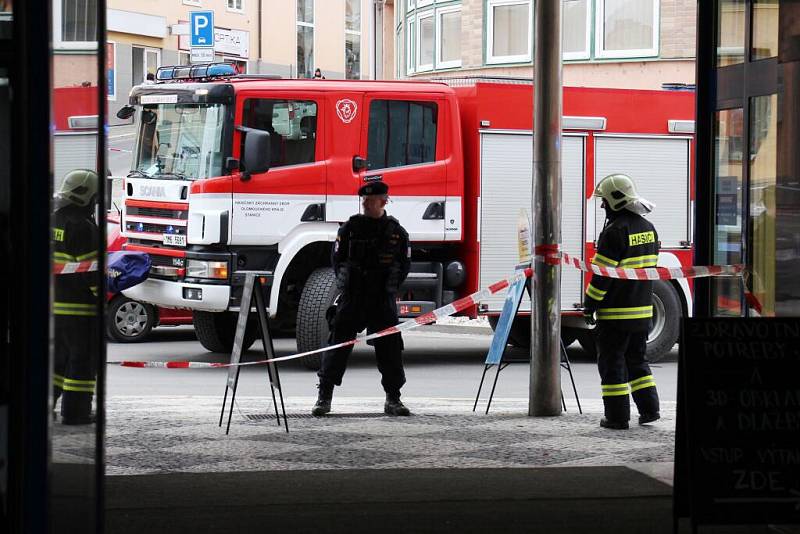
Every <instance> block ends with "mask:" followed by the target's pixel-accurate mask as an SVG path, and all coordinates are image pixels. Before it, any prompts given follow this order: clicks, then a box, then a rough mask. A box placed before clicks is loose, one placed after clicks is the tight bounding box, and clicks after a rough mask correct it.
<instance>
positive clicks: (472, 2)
mask: <svg viewBox="0 0 800 534" xmlns="http://www.w3.org/2000/svg"><path fill="white" fill-rule="evenodd" d="M388 3H389V2H387V4H388ZM562 3H563V12H562V20H563V40H562V43H563V44H562V50H563V58H564V67H563V81H564V85H568V86H586V87H617V88H631V89H660V88H661V87H662V85H663V84H694V78H695V63H694V59H695V57H694V56H695V41H696V33H695V17H696V13H697V8H696V2H694V1H693V0H613V1H612V0H562ZM392 8H393V19H392V21H391V22H390V21H389V20H388V19H386V20H385V23H386V24H387V25H389V24H391V25H392V27H391V32H392V34H393V35H394V43H393V46H394V56H393V69H392V71H391V73H392V75H393V76H394V77H396V78H429V77H452V76H464V75H469V76H513V77H525V78H530V77H531V76H532V75H533V57H534V51H533V42H534V28H535V24H534V11H535V4H534V0H394V2H393V3H392ZM385 31H389V28H385Z"/></svg>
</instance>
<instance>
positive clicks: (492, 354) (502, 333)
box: [485, 271, 528, 365]
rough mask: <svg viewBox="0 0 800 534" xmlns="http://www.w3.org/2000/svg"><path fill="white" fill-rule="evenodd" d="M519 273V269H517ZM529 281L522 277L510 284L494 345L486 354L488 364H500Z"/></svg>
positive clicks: (496, 330) (495, 332)
mask: <svg viewBox="0 0 800 534" xmlns="http://www.w3.org/2000/svg"><path fill="white" fill-rule="evenodd" d="M518 273H519V271H517V274H518ZM527 282H528V279H527V278H525V277H520V278H519V279H518V280H516V281H515V282H513V283H511V285H509V286H508V293H506V301H505V302H504V303H503V311H502V312H501V313H500V319H498V320H497V327H496V328H495V329H494V337H493V338H492V345H491V346H490V347H489V353H488V354H487V355H486V362H485V363H486V365H500V360H501V359H502V357H503V352H504V350H505V348H506V344H507V343H508V334H509V332H511V324H512V323H513V322H514V316H516V315H517V308H519V301H520V299H521V298H522V292H523V291H524V290H525V284H527Z"/></svg>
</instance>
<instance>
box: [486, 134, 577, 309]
mask: <svg viewBox="0 0 800 534" xmlns="http://www.w3.org/2000/svg"><path fill="white" fill-rule="evenodd" d="M562 147H563V152H562V169H561V175H562V214H561V221H562V238H561V243H562V250H564V251H565V252H567V253H568V254H571V255H574V256H576V257H583V240H584V236H583V203H584V199H585V196H584V187H585V186H584V176H583V169H584V166H585V165H584V138H583V137H564V138H563V145H562ZM532 168H533V139H532V136H531V133H530V132H525V133H520V134H511V133H491V132H487V133H483V134H482V135H481V198H480V204H479V209H480V214H479V215H480V223H479V239H480V256H481V258H480V287H482V288H484V287H487V286H489V285H490V284H493V283H494V282H497V281H498V280H502V279H504V278H507V277H508V276H510V275H511V274H513V272H514V267H515V266H516V265H517V263H518V261H519V256H518V252H517V250H518V248H517V219H518V217H519V212H520V209H525V210H526V211H527V212H528V214H529V216H530V210H531V186H532V180H533V178H532ZM581 293H582V275H581V273H580V272H579V271H577V270H574V269H569V268H565V269H563V270H562V279H561V303H562V308H571V307H572V304H573V303H574V302H579V301H580V295H581ZM504 299H505V292H503V291H501V292H500V293H498V294H496V295H494V296H492V297H489V298H488V299H487V300H485V301H483V303H484V304H487V305H488V310H489V311H499V310H501V309H502V306H503V301H504ZM520 309H521V310H530V299H529V298H528V296H527V292H526V293H525V294H524V296H523V300H522V304H521V306H520Z"/></svg>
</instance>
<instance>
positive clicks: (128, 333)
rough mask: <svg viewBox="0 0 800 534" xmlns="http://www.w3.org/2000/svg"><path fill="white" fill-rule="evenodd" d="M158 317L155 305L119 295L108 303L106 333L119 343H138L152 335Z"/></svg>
mask: <svg viewBox="0 0 800 534" xmlns="http://www.w3.org/2000/svg"><path fill="white" fill-rule="evenodd" d="M156 319H157V317H156V310H155V307H153V306H151V305H150V304H145V303H143V302H138V301H135V300H131V299H129V298H128V297H125V296H123V295H117V296H116V297H114V298H113V299H112V300H111V302H109V303H108V318H107V320H106V333H107V334H108V337H109V338H110V339H112V340H113V341H116V342H117V343H136V342H139V341H143V340H144V339H145V338H146V337H147V336H148V335H150V332H151V331H152V330H153V327H154V326H155V324H156V322H157V321H156Z"/></svg>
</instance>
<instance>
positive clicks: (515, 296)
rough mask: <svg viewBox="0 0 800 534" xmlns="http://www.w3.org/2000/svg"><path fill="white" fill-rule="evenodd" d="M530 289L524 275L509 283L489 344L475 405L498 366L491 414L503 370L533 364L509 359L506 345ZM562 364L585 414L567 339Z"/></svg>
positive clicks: (490, 399)
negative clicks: (515, 364)
mask: <svg viewBox="0 0 800 534" xmlns="http://www.w3.org/2000/svg"><path fill="white" fill-rule="evenodd" d="M525 267H527V265H524V264H523V265H518V266H517V270H516V272H515V274H520V273H521V272H523V269H524V268H525ZM526 288H527V289H528V294H529V295H530V283H529V281H528V279H526V278H524V277H520V278H518V279H517V280H516V281H514V282H513V283H512V284H511V285H509V286H508V293H506V300H505V302H504V303H503V310H502V312H501V313H500V318H499V319H498V321H497V327H495V330H494V337H493V338H492V344H491V346H490V347H489V353H488V354H487V355H486V361H485V362H484V365H483V374H482V375H481V382H480V384H479V385H478V393H477V394H476V395H475V404H473V405H472V411H473V412H474V411H475V410H476V409H477V407H478V400H479V399H480V396H481V390H482V389H483V382H484V380H485V379H486V373H487V372H488V371H489V369H491V368H492V367H493V366H497V372H496V373H495V375H494V381H493V383H492V391H491V393H489V402H488V403H487V404H486V413H489V408H490V407H491V405H492V398H493V397H494V390H495V388H496V387H497V379H498V378H499V377H500V371H502V370H503V369H505V368H506V367H508V366H509V365H511V364H512V363H530V361H531V359H530V358H525V359H519V358H517V359H508V358H506V357H505V353H506V347H507V345H508V334H509V333H510V332H511V325H512V323H513V322H514V318H515V317H516V316H517V311H519V305H520V304H521V303H522V294H523V292H524V291H525V289H526ZM561 367H562V368H564V369H566V370H567V372H568V373H569V379H570V381H571V382H572V391H573V392H574V393H575V401H576V402H577V403H578V412H579V413H583V409H582V408H581V401H580V399H579V398H578V389H577V387H575V378H574V377H573V376H572V366H571V365H570V363H569V356H568V355H567V349H566V347H565V346H564V342H563V341H562V342H561ZM561 405H562V406H563V408H564V411H567V403H566V401H565V400H564V392H563V391H562V392H561Z"/></svg>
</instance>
